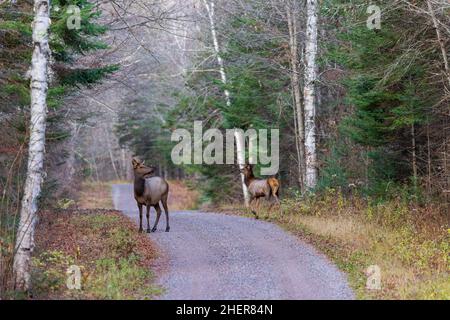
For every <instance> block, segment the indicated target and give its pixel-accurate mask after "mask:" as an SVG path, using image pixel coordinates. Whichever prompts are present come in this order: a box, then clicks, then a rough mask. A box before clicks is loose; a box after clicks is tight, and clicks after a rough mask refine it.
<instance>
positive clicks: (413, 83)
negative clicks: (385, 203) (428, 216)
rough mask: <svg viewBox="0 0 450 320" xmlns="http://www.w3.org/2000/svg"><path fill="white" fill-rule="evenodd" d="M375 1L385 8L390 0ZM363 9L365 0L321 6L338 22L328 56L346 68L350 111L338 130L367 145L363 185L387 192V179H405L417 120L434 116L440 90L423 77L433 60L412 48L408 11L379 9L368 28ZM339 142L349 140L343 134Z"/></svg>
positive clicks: (397, 181) (371, 190)
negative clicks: (377, 22)
mask: <svg viewBox="0 0 450 320" xmlns="http://www.w3.org/2000/svg"><path fill="white" fill-rule="evenodd" d="M378 5H382V8H383V6H388V5H389V3H388V2H387V1H381V3H379V4H378ZM365 10H366V3H365V2H364V1H334V0H329V1H326V2H325V4H324V12H325V13H326V14H327V15H328V17H329V18H330V19H331V21H336V23H338V24H339V25H340V28H339V29H338V30H339V31H338V33H337V35H336V36H337V38H338V44H337V45H336V44H332V45H330V46H329V47H330V48H329V50H328V52H327V59H330V60H331V61H334V62H336V63H338V64H340V65H341V66H343V67H344V68H345V69H346V70H348V72H347V75H346V77H345V78H344V79H343V81H342V82H343V85H344V86H345V88H346V101H345V102H346V104H347V106H348V107H349V108H351V109H353V110H354V111H353V112H352V113H351V114H350V115H348V116H347V117H346V118H344V119H343V121H342V122H341V123H340V126H339V127H340V132H341V133H342V134H343V137H344V138H345V137H349V138H351V140H352V141H353V142H355V143H357V144H359V145H360V146H362V147H363V148H365V149H366V150H367V151H366V157H367V159H368V162H369V163H368V169H367V171H368V172H367V178H368V179H369V185H366V186H365V189H366V190H365V191H366V192H368V193H369V194H371V195H374V196H379V197H385V196H389V193H388V191H387V189H388V188H387V186H388V185H397V184H405V183H406V184H408V183H409V180H410V177H411V175H412V164H411V163H412V158H411V155H410V150H411V148H412V139H413V138H414V139H419V137H418V132H420V130H421V126H423V125H425V124H426V123H428V122H429V121H430V119H431V118H432V117H433V115H432V113H431V112H430V108H429V106H430V105H434V104H436V103H438V101H439V99H440V92H439V89H438V88H437V87H436V86H435V85H434V84H432V83H430V82H429V81H426V78H425V77H426V74H427V73H429V72H430V70H431V68H432V67H433V65H432V62H430V56H428V55H427V56H425V55H424V53H423V52H421V51H420V50H419V49H415V48H414V46H415V44H414V41H417V37H418V36H423V35H422V34H420V35H418V34H416V32H417V31H416V29H414V28H411V26H410V25H408V24H407V23H406V22H405V21H406V20H405V19H407V18H406V17H407V14H408V13H407V11H404V10H402V9H401V8H398V9H396V10H395V13H390V12H383V21H382V28H381V29H380V30H369V29H368V28H367V27H366V19H367V17H368V15H367V13H366V12H365ZM333 19H334V20H333ZM429 54H431V53H429ZM412 130H415V131H414V132H415V133H414V137H413V136H412V133H411V132H412ZM337 143H338V144H341V145H343V144H347V142H346V141H344V139H343V138H341V141H338V142H337ZM340 156H341V157H342V158H345V157H348V153H344V154H341V155H340ZM331 158H332V159H331V160H326V164H327V167H329V168H325V169H324V170H323V171H324V172H323V173H322V175H323V176H324V179H323V181H324V183H326V184H330V183H331V185H333V183H332V182H330V181H329V178H327V176H329V173H328V171H330V170H331V171H333V170H336V162H335V161H334V160H333V158H336V154H334V155H331ZM341 163H342V162H341ZM351 170H352V169H351V168H348V169H347V171H351ZM338 176H342V175H341V174H338ZM349 176H351V174H349ZM327 179H328V181H325V180H327ZM340 181H341V182H343V180H342V179H340Z"/></svg>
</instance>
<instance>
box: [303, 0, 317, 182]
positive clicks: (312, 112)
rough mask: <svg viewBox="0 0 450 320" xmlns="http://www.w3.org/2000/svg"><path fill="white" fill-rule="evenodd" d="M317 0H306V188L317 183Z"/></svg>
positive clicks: (304, 95) (304, 93) (304, 94)
mask: <svg viewBox="0 0 450 320" xmlns="http://www.w3.org/2000/svg"><path fill="white" fill-rule="evenodd" d="M317 7H318V3H317V0H307V1H306V15H307V20H306V39H305V87H304V92H303V98H304V104H305V160H306V181H305V183H306V188H308V189H312V188H314V187H316V185H317V150H316V123H315V116H316V101H315V81H316V78H317V72H316V68H317V66H316V56H317Z"/></svg>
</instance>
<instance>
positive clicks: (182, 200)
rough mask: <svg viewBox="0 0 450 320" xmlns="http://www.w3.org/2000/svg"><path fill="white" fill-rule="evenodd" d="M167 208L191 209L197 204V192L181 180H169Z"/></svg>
mask: <svg viewBox="0 0 450 320" xmlns="http://www.w3.org/2000/svg"><path fill="white" fill-rule="evenodd" d="M168 182H169V187H170V193H169V201H168V202H169V204H168V206H169V210H172V211H173V210H193V209H196V208H197V206H198V199H199V194H198V192H197V191H196V190H194V189H193V188H190V187H189V186H188V185H187V184H186V183H184V182H183V181H178V180H170V181H168Z"/></svg>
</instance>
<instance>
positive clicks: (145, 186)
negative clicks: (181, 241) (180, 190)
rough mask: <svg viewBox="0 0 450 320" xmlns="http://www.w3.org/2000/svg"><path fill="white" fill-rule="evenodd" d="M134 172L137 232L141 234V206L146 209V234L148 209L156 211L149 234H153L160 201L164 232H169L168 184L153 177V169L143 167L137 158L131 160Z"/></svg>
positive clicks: (148, 224) (148, 229)
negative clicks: (163, 217)
mask: <svg viewBox="0 0 450 320" xmlns="http://www.w3.org/2000/svg"><path fill="white" fill-rule="evenodd" d="M131 162H132V165H133V171H134V198H135V199H136V203H137V206H138V208H139V232H142V231H143V229H142V206H146V207H147V232H148V233H149V232H150V221H149V219H150V207H153V208H155V210H156V221H155V225H154V226H153V229H152V230H151V232H155V231H156V228H157V227H158V222H159V218H160V216H161V207H160V206H159V202H160V201H161V203H162V205H163V207H164V212H165V213H166V232H169V230H170V226H169V209H168V207H167V197H168V195H169V184H168V183H167V181H166V180H164V179H163V178H161V177H157V176H154V175H153V173H154V172H155V168H153V167H149V166H146V165H144V162H143V161H141V160H139V159H138V158H133V159H132V161H131Z"/></svg>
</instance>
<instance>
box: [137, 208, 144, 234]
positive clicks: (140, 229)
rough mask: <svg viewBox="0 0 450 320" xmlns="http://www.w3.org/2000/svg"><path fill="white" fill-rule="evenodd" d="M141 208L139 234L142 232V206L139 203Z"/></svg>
mask: <svg viewBox="0 0 450 320" xmlns="http://www.w3.org/2000/svg"><path fill="white" fill-rule="evenodd" d="M138 208H139V232H142V231H143V229H142V204H140V203H138Z"/></svg>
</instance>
